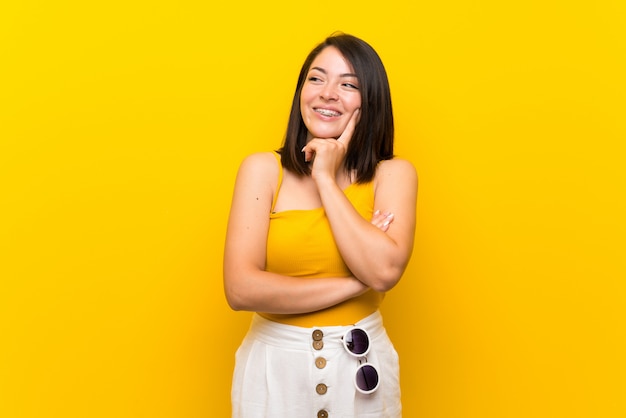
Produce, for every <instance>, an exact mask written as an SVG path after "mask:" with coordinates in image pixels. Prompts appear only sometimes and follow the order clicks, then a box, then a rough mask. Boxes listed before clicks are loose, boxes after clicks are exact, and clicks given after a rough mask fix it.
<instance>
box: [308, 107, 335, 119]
mask: <svg viewBox="0 0 626 418" xmlns="http://www.w3.org/2000/svg"><path fill="white" fill-rule="evenodd" d="M313 110H315V111H316V112H317V113H319V114H320V115H322V116H328V117H337V116H341V113H340V112H337V111H336V110H332V109H322V108H316V109H313Z"/></svg>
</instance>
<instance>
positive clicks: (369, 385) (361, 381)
mask: <svg viewBox="0 0 626 418" xmlns="http://www.w3.org/2000/svg"><path fill="white" fill-rule="evenodd" d="M356 385H357V386H358V388H359V389H361V390H362V391H363V392H371V391H373V390H374V389H376V387H378V372H377V371H376V369H375V368H374V367H373V366H370V365H369V364H364V365H363V366H361V367H359V369H358V370H357V371H356Z"/></svg>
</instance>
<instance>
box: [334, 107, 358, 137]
mask: <svg viewBox="0 0 626 418" xmlns="http://www.w3.org/2000/svg"><path fill="white" fill-rule="evenodd" d="M360 111H361V109H357V110H355V111H354V113H353V114H352V117H351V118H350V120H349V121H348V124H347V125H346V128H345V129H344V130H343V132H342V133H341V135H340V136H339V138H337V141H339V142H341V143H342V144H344V145H348V142H350V139H351V138H352V134H353V133H354V127H355V126H356V122H357V120H358V119H359V112H360Z"/></svg>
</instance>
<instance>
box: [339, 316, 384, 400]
mask: <svg viewBox="0 0 626 418" xmlns="http://www.w3.org/2000/svg"><path fill="white" fill-rule="evenodd" d="M342 341H343V346H344V348H345V349H346V351H347V352H348V354H350V355H351V356H353V357H356V358H358V359H359V367H357V369H356V374H355V376H354V386H355V387H356V389H357V390H358V391H359V392H361V393H364V394H369V393H372V392H374V391H375V390H376V389H378V383H379V378H378V370H376V367H374V366H373V365H371V364H369V363H368V362H367V357H365V356H366V355H367V353H368V352H369V351H370V338H369V335H368V334H367V331H365V330H364V329H362V328H352V329H349V330H348V331H347V332H346V333H345V335H344V336H343V338H342ZM363 361H365V362H363Z"/></svg>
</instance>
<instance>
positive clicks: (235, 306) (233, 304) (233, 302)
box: [226, 292, 244, 311]
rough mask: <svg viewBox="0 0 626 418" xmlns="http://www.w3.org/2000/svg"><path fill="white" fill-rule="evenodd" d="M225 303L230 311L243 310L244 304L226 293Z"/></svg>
mask: <svg viewBox="0 0 626 418" xmlns="http://www.w3.org/2000/svg"><path fill="white" fill-rule="evenodd" d="M226 302H227V303H228V306H230V309H232V310H233V311H243V310H244V304H243V303H242V302H241V301H240V300H239V299H238V298H237V297H235V296H234V295H231V294H229V293H228V292H226Z"/></svg>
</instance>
